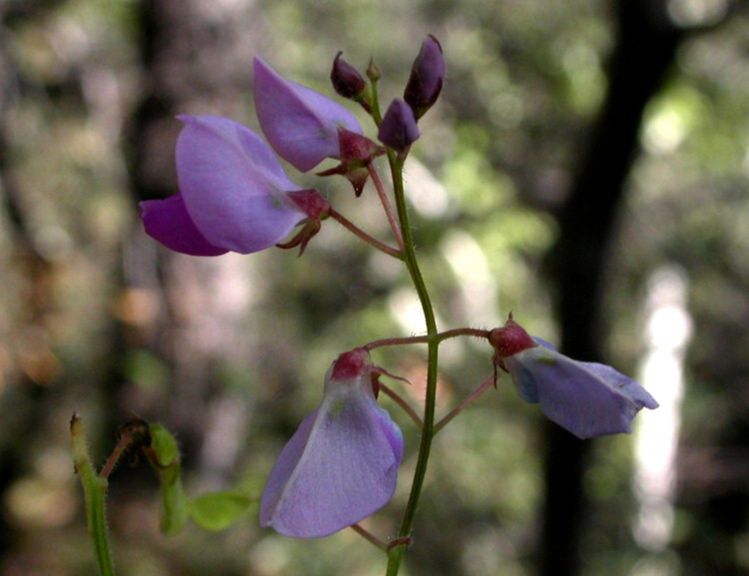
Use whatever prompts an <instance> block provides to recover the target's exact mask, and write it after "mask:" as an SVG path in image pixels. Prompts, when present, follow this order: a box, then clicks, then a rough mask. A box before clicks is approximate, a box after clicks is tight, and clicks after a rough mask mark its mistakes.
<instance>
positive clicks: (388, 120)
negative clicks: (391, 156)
mask: <svg viewBox="0 0 749 576" xmlns="http://www.w3.org/2000/svg"><path fill="white" fill-rule="evenodd" d="M419 136H420V133H419V127H418V126H417V125H416V118H415V117H414V113H413V110H411V107H410V106H409V105H408V104H406V103H405V102H404V101H403V100H401V99H400V98H396V99H395V100H393V101H392V102H391V103H390V106H388V109H387V111H386V112H385V116H384V117H383V118H382V123H381V124H380V129H379V131H378V133H377V137H378V138H379V139H380V142H382V143H383V144H385V146H389V147H390V148H392V149H393V150H396V151H398V152H404V151H405V150H406V149H407V148H408V147H409V146H410V145H411V144H413V143H414V142H415V141H416V140H417V139H418V138H419Z"/></svg>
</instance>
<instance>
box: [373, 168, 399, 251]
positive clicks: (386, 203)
mask: <svg viewBox="0 0 749 576" xmlns="http://www.w3.org/2000/svg"><path fill="white" fill-rule="evenodd" d="M367 170H369V175H370V176H371V177H372V183H373V184H374V187H375V189H376V190H377V195H378V196H379V197H380V202H381V203H382V209H383V210H384V211H385V216H386V217H387V220H388V223H389V224H390V228H391V230H392V231H393V236H395V241H396V242H397V243H398V247H399V248H400V249H401V252H402V251H403V234H402V233H401V229H400V225H399V224H398V219H397V216H396V214H395V212H394V211H393V206H392V205H391V204H390V199H389V198H388V194H387V190H385V186H384V185H383V184H382V180H381V179H380V175H379V174H378V172H377V168H375V166H374V164H373V163H372V162H370V163H369V164H368V165H367Z"/></svg>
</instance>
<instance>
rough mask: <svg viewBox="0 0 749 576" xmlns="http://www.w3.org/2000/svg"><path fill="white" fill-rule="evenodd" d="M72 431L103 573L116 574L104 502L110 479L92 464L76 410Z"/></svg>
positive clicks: (75, 461)
mask: <svg viewBox="0 0 749 576" xmlns="http://www.w3.org/2000/svg"><path fill="white" fill-rule="evenodd" d="M70 435H71V439H72V443H73V464H74V466H75V470H76V472H77V473H78V475H79V476H80V478H81V484H82V485H83V496H84V500H85V502H86V520H87V523H88V532H89V535H90V536H91V540H92V542H93V544H94V552H95V554H96V561H97V563H98V565H99V574H100V575H101V576H114V564H113V563H112V557H111V555H110V554H109V543H108V541H107V519H106V512H105V506H104V503H105V500H106V497H107V486H108V483H107V480H106V478H103V477H101V476H99V475H97V474H96V471H95V470H94V467H93V466H92V464H91V459H90V458H89V455H88V448H87V447H86V431H85V429H84V427H83V422H82V421H81V419H80V417H79V416H78V415H77V414H74V415H73V418H72V419H71V421H70Z"/></svg>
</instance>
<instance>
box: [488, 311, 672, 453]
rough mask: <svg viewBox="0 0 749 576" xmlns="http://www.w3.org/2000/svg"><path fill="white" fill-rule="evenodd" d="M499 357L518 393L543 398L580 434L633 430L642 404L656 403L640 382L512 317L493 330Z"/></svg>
mask: <svg viewBox="0 0 749 576" xmlns="http://www.w3.org/2000/svg"><path fill="white" fill-rule="evenodd" d="M489 341H490V342H491V343H492V345H493V346H494V348H495V351H496V356H495V361H496V362H498V363H499V365H500V366H501V367H502V368H503V369H504V370H506V371H507V372H509V373H510V376H511V377H512V380H513V382H514V383H515V385H516V386H517V388H518V391H519V392H520V395H521V396H522V397H523V399H524V400H525V401H527V402H531V403H539V404H540V405H541V411H542V412H543V413H544V414H545V415H546V416H547V417H548V418H549V419H550V420H552V421H553V422H556V423H557V424H559V425H560V426H562V427H563V428H565V429H567V430H568V431H570V432H571V433H572V434H574V435H575V436H577V437H578V438H582V439H584V438H592V437H594V436H603V435H605V434H618V433H620V432H626V433H629V432H631V430H632V420H633V419H634V417H635V416H636V415H637V413H638V412H639V411H640V410H641V409H642V408H649V409H651V410H652V409H655V408H657V407H658V403H657V402H656V401H655V399H654V398H653V397H652V396H651V395H650V394H649V393H648V392H647V391H646V390H645V389H644V388H643V387H642V386H640V385H639V384H638V383H637V382H635V381H634V380H632V379H631V378H629V377H627V376H625V375H624V374H621V373H620V372H617V371H616V370H614V369H613V368H612V367H611V366H606V365H605V364H597V363H594V362H578V361H577V360H572V359H571V358H568V357H567V356H564V355H563V354H560V353H559V352H557V350H556V349H555V348H554V347H553V346H552V345H551V344H549V343H548V342H545V341H544V340H542V339H540V338H531V336H530V335H528V333H527V332H526V331H525V330H524V329H523V327H522V326H520V325H519V324H518V323H517V322H515V321H514V320H513V319H512V317H510V319H509V320H508V321H507V323H506V324H505V326H504V328H496V329H495V330H492V331H491V333H490V335H489Z"/></svg>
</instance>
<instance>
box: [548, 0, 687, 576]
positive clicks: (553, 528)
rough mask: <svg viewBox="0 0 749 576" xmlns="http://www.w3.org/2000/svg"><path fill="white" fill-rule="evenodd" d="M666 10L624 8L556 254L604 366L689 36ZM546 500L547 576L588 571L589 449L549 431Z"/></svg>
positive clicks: (563, 291) (591, 354) (560, 299)
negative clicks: (608, 298)
mask: <svg viewBox="0 0 749 576" xmlns="http://www.w3.org/2000/svg"><path fill="white" fill-rule="evenodd" d="M665 4H666V3H665V2H662V1H656V2H653V1H652V0H621V1H620V2H619V3H618V6H617V13H616V18H617V28H618V38H617V44H616V47H615V49H614V53H613V54H612V56H611V60H610V63H609V74H608V78H609V89H608V94H607V96H606V99H605V102H604V104H603V107H602V109H601V112H600V115H599V117H598V119H597V122H596V124H595V127H594V129H593V132H592V135H591V138H590V141H589V146H588V149H587V153H586V154H585V156H584V158H583V160H582V162H581V164H580V166H579V169H578V172H577V177H576V179H575V181H574V183H573V185H572V187H571V190H570V193H569V196H568V198H567V200H566V202H565V204H564V206H563V207H562V210H561V212H560V214H559V227H560V234H559V240H558V242H557V244H556V246H555V248H554V250H553V252H552V254H551V257H552V267H553V270H552V272H553V277H554V283H555V289H556V302H555V305H556V312H557V315H558V318H559V323H560V326H561V332H562V340H561V350H562V352H563V353H565V354H567V355H569V356H571V357H573V358H577V359H580V360H586V361H602V360H603V356H604V354H603V350H602V344H603V342H604V335H605V333H606V326H605V322H604V318H603V300H604V290H605V278H606V263H607V261H608V259H609V257H610V256H611V251H612V249H613V247H612V245H611V241H612V237H613V235H614V232H615V228H616V220H617V217H618V214H619V211H620V207H621V205H622V198H623V196H624V190H625V183H626V179H627V175H628V173H629V170H630V167H631V165H632V162H633V160H634V159H635V157H636V155H637V151H638V134H639V131H640V126H641V124H642V118H643V111H644V109H645V106H646V104H647V103H648V101H649V100H650V99H651V98H652V97H653V95H655V94H656V93H657V92H658V90H659V89H660V87H661V85H662V84H663V81H664V78H665V76H666V74H667V72H668V70H669V68H670V67H671V66H672V64H673V61H674V56H675V53H676V48H677V46H678V45H679V42H680V41H681V39H682V37H683V33H682V31H681V29H679V28H676V27H675V25H674V24H673V23H672V22H671V21H670V20H669V18H668V15H667V13H666V6H665ZM544 434H545V446H546V453H545V484H546V502H545V508H544V512H543V518H542V552H541V562H540V574H542V575H543V576H552V575H553V576H568V575H570V576H571V575H573V574H578V573H579V572H580V536H581V528H582V523H583V521H584V519H585V512H586V497H585V494H584V490H583V476H584V473H585V468H586V464H587V456H588V453H589V449H590V443H588V442H582V441H580V440H577V439H576V438H574V437H573V436H572V435H571V434H569V433H567V432H566V431H565V430H563V429H561V428H559V427H558V426H555V425H553V424H548V425H547V426H546V429H545V432H544Z"/></svg>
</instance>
